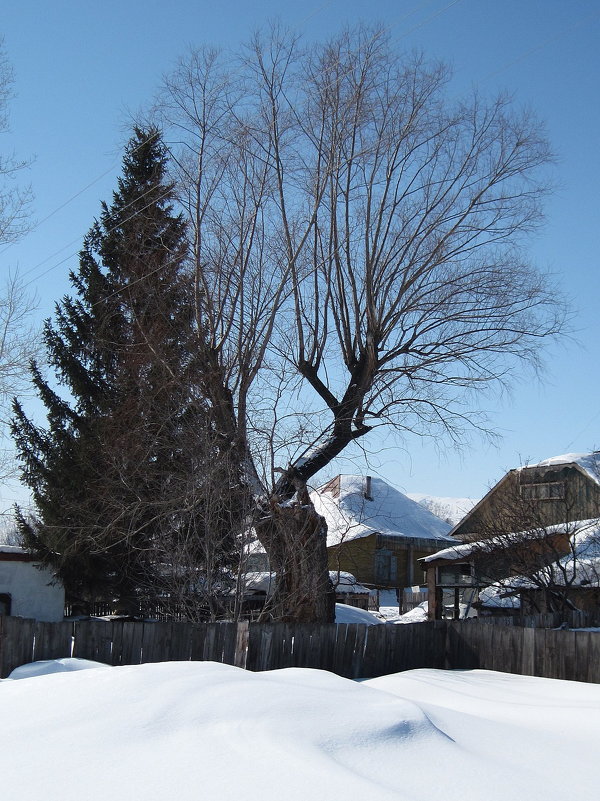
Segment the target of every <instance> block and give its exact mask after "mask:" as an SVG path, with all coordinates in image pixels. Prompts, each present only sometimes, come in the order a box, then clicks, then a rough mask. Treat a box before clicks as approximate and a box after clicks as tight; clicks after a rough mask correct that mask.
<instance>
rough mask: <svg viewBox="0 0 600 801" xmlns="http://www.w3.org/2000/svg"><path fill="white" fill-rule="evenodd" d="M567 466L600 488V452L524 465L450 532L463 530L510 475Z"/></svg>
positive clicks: (492, 488) (563, 456) (513, 471)
mask: <svg viewBox="0 0 600 801" xmlns="http://www.w3.org/2000/svg"><path fill="white" fill-rule="evenodd" d="M565 465H573V467H576V468H577V469H578V470H579V471H580V472H582V473H583V474H584V475H586V476H587V477H588V478H590V479H591V480H592V481H593V482H594V483H595V484H598V485H599V486H600V451H592V452H591V453H564V454H562V455H561V456H551V457H549V458H548V459H542V461H541V462H537V463H536V464H524V465H521V467H516V468H513V469H512V470H509V471H508V472H507V473H505V474H504V475H503V476H502V478H501V479H500V480H499V481H498V482H497V483H496V484H494V486H493V487H491V488H490V489H489V490H488V491H487V492H486V494H485V495H484V496H483V498H482V499H481V500H480V501H478V502H477V503H476V504H475V505H474V506H473V508H472V509H470V510H469V511H468V512H467V513H466V514H465V516H464V517H463V518H462V519H461V520H459V521H458V522H457V523H456V525H455V526H454V527H453V528H452V530H451V531H450V532H449V533H450V534H451V535H453V534H454V533H455V532H456V531H457V529H460V528H462V525H463V523H464V522H465V521H466V520H468V519H469V518H470V517H471V516H472V515H473V514H475V513H476V512H478V511H479V509H480V508H481V507H482V506H483V505H484V504H485V502H486V501H487V500H488V498H489V497H490V496H491V495H493V494H494V492H496V490H498V489H499V487H501V486H502V485H503V484H504V482H505V481H507V479H508V477H509V476H510V475H514V474H515V473H518V472H522V471H524V470H531V469H534V468H540V467H560V466H565Z"/></svg>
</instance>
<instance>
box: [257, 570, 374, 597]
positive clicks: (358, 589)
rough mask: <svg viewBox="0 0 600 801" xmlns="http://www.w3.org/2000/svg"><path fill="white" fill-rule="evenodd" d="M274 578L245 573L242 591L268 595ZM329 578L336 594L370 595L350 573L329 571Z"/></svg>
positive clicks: (259, 573) (265, 572) (266, 573)
mask: <svg viewBox="0 0 600 801" xmlns="http://www.w3.org/2000/svg"><path fill="white" fill-rule="evenodd" d="M275 578H276V575H275V573H269V572H268V571H256V572H251V573H246V575H245V576H244V589H245V590H246V592H264V593H266V594H267V595H270V594H271V592H272V591H273V589H274V588H275ZM329 578H330V579H331V582H332V584H333V586H334V587H335V591H336V592H337V593H357V594H360V595H363V594H364V595H368V594H369V593H370V590H369V588H368V587H365V586H363V585H362V584H359V583H358V581H357V580H356V577H355V576H353V575H352V573H347V572H346V571H344V570H340V571H338V570H330V571H329Z"/></svg>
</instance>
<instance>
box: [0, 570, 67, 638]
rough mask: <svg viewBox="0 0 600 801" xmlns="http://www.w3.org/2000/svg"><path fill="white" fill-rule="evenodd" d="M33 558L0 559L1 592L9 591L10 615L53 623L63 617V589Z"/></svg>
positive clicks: (1, 593) (7, 592) (6, 592)
mask: <svg viewBox="0 0 600 801" xmlns="http://www.w3.org/2000/svg"><path fill="white" fill-rule="evenodd" d="M52 581H53V576H52V573H51V572H50V571H49V570H46V569H39V568H37V567H36V565H35V563H34V562H26V561H0V595H4V594H7V595H10V600H11V607H10V614H11V615H19V616H20V617H29V618H35V619H36V620H44V621H48V622H52V623H55V622H57V621H60V620H62V619H63V611H64V606H65V591H64V589H63V587H62V585H61V584H53V583H52Z"/></svg>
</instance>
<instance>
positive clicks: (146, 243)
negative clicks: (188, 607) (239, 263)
mask: <svg viewBox="0 0 600 801" xmlns="http://www.w3.org/2000/svg"><path fill="white" fill-rule="evenodd" d="M172 204H173V188H172V185H171V184H170V183H168V181H167V180H166V152H165V148H164V146H163V144H162V142H161V139H160V136H159V133H158V131H156V130H149V131H144V130H140V129H136V130H135V134H134V136H133V138H132V139H131V141H130V143H129V145H128V148H127V151H126V155H125V158H124V162H123V174H122V177H121V178H120V179H119V182H118V189H117V191H116V192H115V193H114V195H113V200H112V203H111V204H110V206H108V205H107V204H103V205H102V212H101V215H100V218H99V220H97V221H96V222H95V224H94V225H93V227H92V228H91V230H90V232H89V233H88V235H87V237H86V239H85V241H84V246H83V249H82V251H81V254H80V259H79V269H78V271H77V272H72V273H71V276H70V277H71V282H72V286H73V288H74V297H64V298H63V299H62V300H61V301H60V302H59V303H58V304H57V305H56V312H55V319H54V321H47V322H46V325H45V329H44V341H45V346H46V350H47V358H48V361H49V364H50V365H51V366H52V367H53V368H54V372H55V375H56V380H57V383H58V385H59V387H58V388H57V389H54V388H53V387H52V386H51V385H50V383H49V382H48V381H47V380H46V379H45V378H44V377H43V376H42V374H41V372H40V371H39V369H38V368H37V366H36V365H35V364H34V365H33V366H32V377H33V381H34V384H35V387H36V389H37V392H38V394H39V397H40V399H41V400H42V402H43V404H44V406H45V408H46V415H47V424H46V425H45V426H40V425H37V424H36V423H34V422H33V421H32V420H31V419H30V418H29V417H28V416H27V415H26V413H25V412H24V410H23V408H22V407H21V405H20V404H19V403H16V402H15V406H14V412H15V414H14V421H13V434H14V437H15V441H16V445H17V450H18V454H19V457H20V460H21V463H22V478H23V480H24V482H25V483H26V484H27V485H28V486H29V487H30V489H31V491H32V494H33V499H34V502H35V507H36V514H35V515H34V516H27V515H25V514H24V513H23V512H22V511H21V510H17V518H18V525H19V529H20V532H21V534H22V536H23V539H24V542H25V544H26V546H27V547H28V548H29V549H30V550H31V551H32V552H34V553H35V554H36V555H37V556H38V557H40V558H41V559H42V560H43V561H44V563H46V564H48V565H50V566H52V567H53V568H54V570H55V571H56V574H57V575H58V577H59V578H60V579H61V580H62V581H63V583H64V584H65V587H66V589H67V593H68V595H69V596H70V597H71V599H73V600H76V599H77V600H82V601H92V600H100V599H102V600H112V601H114V600H115V599H116V600H118V601H119V602H120V605H121V607H122V608H124V607H125V606H126V605H129V606H130V608H131V607H134V606H136V605H137V603H138V601H139V597H140V596H148V595H154V596H155V597H156V596H157V595H158V594H159V593H160V592H164V590H165V576H166V575H167V574H168V573H169V571H170V570H171V574H173V573H174V572H175V568H173V569H171V568H172V567H173V566H172V564H171V562H173V559H172V558H170V556H169V547H167V545H166V543H175V545H177V544H178V543H180V542H181V540H182V538H183V539H184V541H185V542H186V543H188V544H189V543H192V545H193V547H191V548H190V547H186V550H185V553H186V559H187V560H188V562H187V564H186V567H187V568H189V567H190V560H193V559H194V558H195V559H196V565H197V564H198V563H199V562H201V561H202V555H201V554H200V553H195V554H194V553H193V551H194V549H196V551H202V550H203V549H204V550H206V547H205V546H206V543H203V542H202V537H203V536H204V535H205V531H204V530H203V526H204V528H205V525H204V520H203V516H204V515H205V511H206V510H205V509H204V508H203V495H202V492H201V491H200V490H201V487H202V479H201V477H202V476H205V475H206V465H207V463H208V462H209V461H210V459H211V456H212V450H213V448H212V444H211V441H212V434H211V426H210V421H209V418H210V415H209V411H208V407H207V404H206V402H205V401H204V400H203V399H202V393H201V391H200V388H199V376H200V375H201V371H200V365H199V363H198V357H197V356H196V355H195V354H197V353H199V352H200V351H199V349H198V348H197V347H196V344H197V337H198V332H197V330H196V328H195V324H194V315H193V303H192V302H191V293H192V290H193V286H192V284H191V281H190V278H189V273H188V271H187V269H186V258H187V245H186V230H185V224H184V222H183V221H182V218H181V217H180V216H179V215H176V214H175V213H174V212H173V208H172ZM60 385H62V386H64V387H66V389H67V390H68V391H67V392H65V393H62V392H61V390H60ZM225 480H226V477H225ZM221 522H222V523H223V522H224V521H221ZM222 528H223V526H222ZM223 530H224V531H225V530H228V534H227V535H226V537H225V539H226V540H227V538H228V537H229V540H228V541H227V542H226V543H225V544H224V542H221V544H220V546H219V547H220V549H221V553H220V554H219V557H218V559H216V560H215V564H217V565H218V568H219V569H220V567H221V566H222V565H223V564H224V563H225V562H227V561H228V560H230V559H231V557H232V553H233V541H232V539H231V529H230V528H228V523H227V524H226V525H225V526H224V528H223ZM173 549H175V550H176V548H175V546H173ZM177 569H179V568H177ZM167 584H168V582H167ZM166 589H167V590H168V587H167V588H166Z"/></svg>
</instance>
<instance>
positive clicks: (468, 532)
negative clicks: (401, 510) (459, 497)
mask: <svg viewBox="0 0 600 801" xmlns="http://www.w3.org/2000/svg"><path fill="white" fill-rule="evenodd" d="M598 516H600V452H594V453H567V454H565V455H563V456H554V457H552V458H550V459H545V460H543V461H542V462H538V463H537V464H533V465H525V466H524V467H518V468H516V469H514V470H509V471H508V473H507V474H506V475H505V476H504V477H503V478H502V479H501V480H500V481H499V482H498V483H497V484H496V485H495V486H494V487H492V489H491V490H490V491H489V492H488V493H487V495H485V496H484V497H483V498H482V499H481V500H480V501H479V503H477V504H475V506H474V507H473V508H472V509H471V510H470V511H469V512H468V513H467V514H466V515H465V516H464V517H463V519H462V520H461V521H460V522H459V523H458V524H457V525H456V526H454V528H453V529H452V530H451V532H450V534H451V535H452V536H453V537H454V538H456V539H457V540H459V541H461V542H467V541H473V540H480V539H484V538H486V537H488V536H494V535H495V533H497V532H498V531H522V530H525V529H526V528H529V527H531V526H532V525H533V524H535V525H536V526H538V527H540V526H552V525H557V524H560V523H567V522H572V521H575V520H587V519H590V518H594V517H598Z"/></svg>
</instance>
